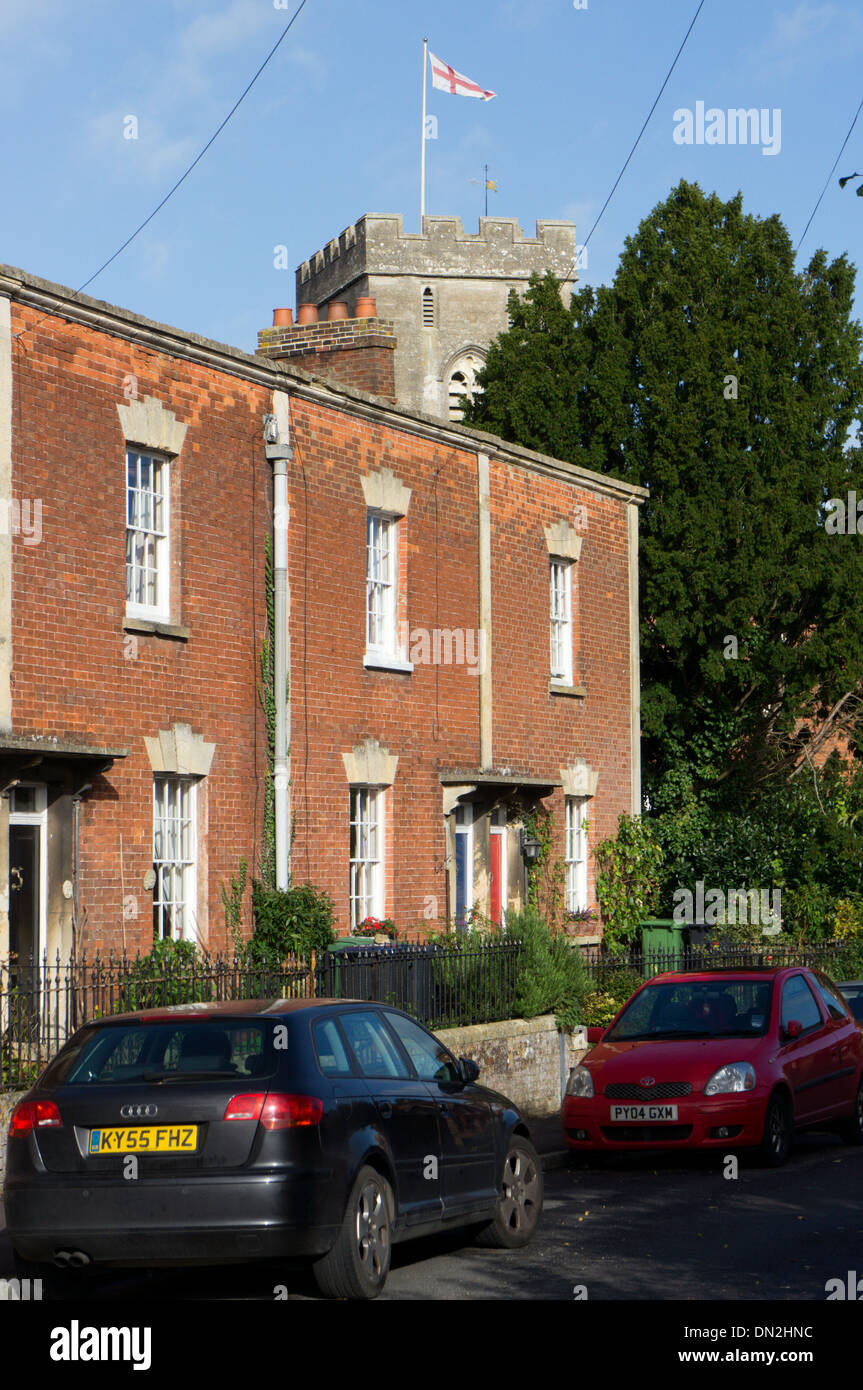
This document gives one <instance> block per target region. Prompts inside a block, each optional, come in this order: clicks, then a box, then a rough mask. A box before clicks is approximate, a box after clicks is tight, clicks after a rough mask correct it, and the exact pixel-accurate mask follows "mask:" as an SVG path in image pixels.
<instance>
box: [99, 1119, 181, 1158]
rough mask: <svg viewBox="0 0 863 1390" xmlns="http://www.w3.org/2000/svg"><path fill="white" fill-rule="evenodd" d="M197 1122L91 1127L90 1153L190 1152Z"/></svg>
mask: <svg viewBox="0 0 863 1390" xmlns="http://www.w3.org/2000/svg"><path fill="white" fill-rule="evenodd" d="M197 1147H198V1126H197V1125H145V1126H143V1127H142V1128H140V1129H91V1130H90V1147H89V1149H88V1151H87V1152H88V1153H90V1154H131V1153H151V1154H165V1153H172V1154H175V1153H176V1154H192V1153H194V1152H195V1150H196V1149H197Z"/></svg>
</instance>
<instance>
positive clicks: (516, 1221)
mask: <svg viewBox="0 0 863 1390" xmlns="http://www.w3.org/2000/svg"><path fill="white" fill-rule="evenodd" d="M539 1194H540V1179H539V1172H538V1171H537V1165H536V1161H535V1160H534V1159H532V1158H531V1157H530V1155H529V1154H526V1153H524V1151H523V1150H521V1149H512V1150H511V1151H510V1152H509V1153H508V1154H507V1156H506V1162H505V1163H504V1165H503V1196H502V1198H501V1206H500V1214H501V1220H502V1222H503V1224H504V1226H506V1227H507V1228H508V1229H509V1230H510V1231H512V1232H513V1233H518V1234H527V1233H528V1232H529V1231H532V1230H533V1228H534V1226H535V1225H536V1223H537V1220H538V1217H539V1206H538V1202H539Z"/></svg>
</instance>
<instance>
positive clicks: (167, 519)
mask: <svg viewBox="0 0 863 1390" xmlns="http://www.w3.org/2000/svg"><path fill="white" fill-rule="evenodd" d="M142 460H143V461H146V462H147V463H149V464H150V466H151V468H152V475H151V476H152V481H153V486H152V487H151V488H147V489H143V488H142V487H141V463H142ZM133 463H134V467H135V485H134V486H130V484H129V469H130V465H132V464H133ZM157 479H158V484H159V486H158V487H157V486H156V483H157ZM170 481H171V466H170V461H169V460H168V459H167V458H165V457H164V456H163V455H161V454H158V453H153V452H152V451H151V450H149V449H134V448H131V447H127V449H126V490H125V491H126V613H127V615H128V616H129V617H132V618H152V619H159V620H162V621H168V620H169V619H170V615H171V592H170V589H171V585H170V534H171V529H170V528H171V516H170V494H171V489H170ZM133 499H134V500H133ZM142 501H143V502H144V503H145V505H144V506H142V505H141V504H142ZM147 503H149V506H147V505H146V504H147ZM158 506H160V507H161V525H157V521H158V517H157V515H156V512H157V507H158ZM135 537H140V538H142V541H143V545H144V548H145V552H147V551H149V553H150V555H151V556H152V564H151V565H150V566H149V567H141V566H140V565H139V564H137V563H136V562H135V561H133V560H132V558H131V557H132V554H133V542H134V538H135ZM145 568H149V569H150V570H151V571H152V572H153V574H154V576H155V591H156V592H155V601H154V602H142V601H141V600H140V599H139V598H136V597H134V587H135V586H134V583H133V576H135V575H139V574H141V573H143V572H144V570H145Z"/></svg>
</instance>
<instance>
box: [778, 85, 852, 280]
mask: <svg viewBox="0 0 863 1390" xmlns="http://www.w3.org/2000/svg"><path fill="white" fill-rule="evenodd" d="M861 111H863V98H861V100H860V105H859V106H858V107H857V110H856V111H855V112H854V119H853V121H852V122H851V124H850V126H849V127H848V134H847V135H846V136H845V139H844V140H843V141H842V148H841V150H840V151H839V153H838V154H837V156H836V159H835V161H834V163H833V168H832V169H831V170H830V173H829V174H828V175H827V178H826V181H825V183H824V187H823V188H822V190H821V192H820V194H819V195H818V202H817V203H816V204H815V206H814V208H813V209H812V211H811V212H810V214H809V221H808V222H807V223H806V226H805V227H804V228H803V234H802V236H801V237H800V240H799V241H798V243H797V245H796V246H795V248H794V254H795V256H796V255H797V252H798V251H799V250H800V247H801V246H802V245H803V241H804V238H805V236H806V233H807V232H808V231H809V228H810V227H811V226H812V222H813V219H814V217H815V214H816V212H817V211H818V209H819V208H820V206H821V199H822V198H823V197H824V194H825V193H826V192H827V189H828V188H829V187H830V180H831V179H832V177H833V175H834V174H835V173H836V166H837V164H838V163H839V161H840V159H841V158H842V156H843V154H844V153H845V146H846V145H847V144H848V141H849V140H850V139H851V132H852V130H853V129H854V127H855V125H856V124H857V117H858V116H859V115H860V112H861ZM851 177H852V178H855V177H856V175H854V174H852V175H851Z"/></svg>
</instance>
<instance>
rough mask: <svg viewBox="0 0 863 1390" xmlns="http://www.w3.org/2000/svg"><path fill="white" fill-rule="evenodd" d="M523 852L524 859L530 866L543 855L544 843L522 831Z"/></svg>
mask: <svg viewBox="0 0 863 1390" xmlns="http://www.w3.org/2000/svg"><path fill="white" fill-rule="evenodd" d="M521 852H522V856H523V858H525V859H526V860H527V861H528V863H529V864H531V863H533V861H534V859H538V858H539V856H540V855H541V854H542V841H541V840H537V839H535V838H534V836H533V835H527V834H525V832H524V830H522V832H521Z"/></svg>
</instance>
